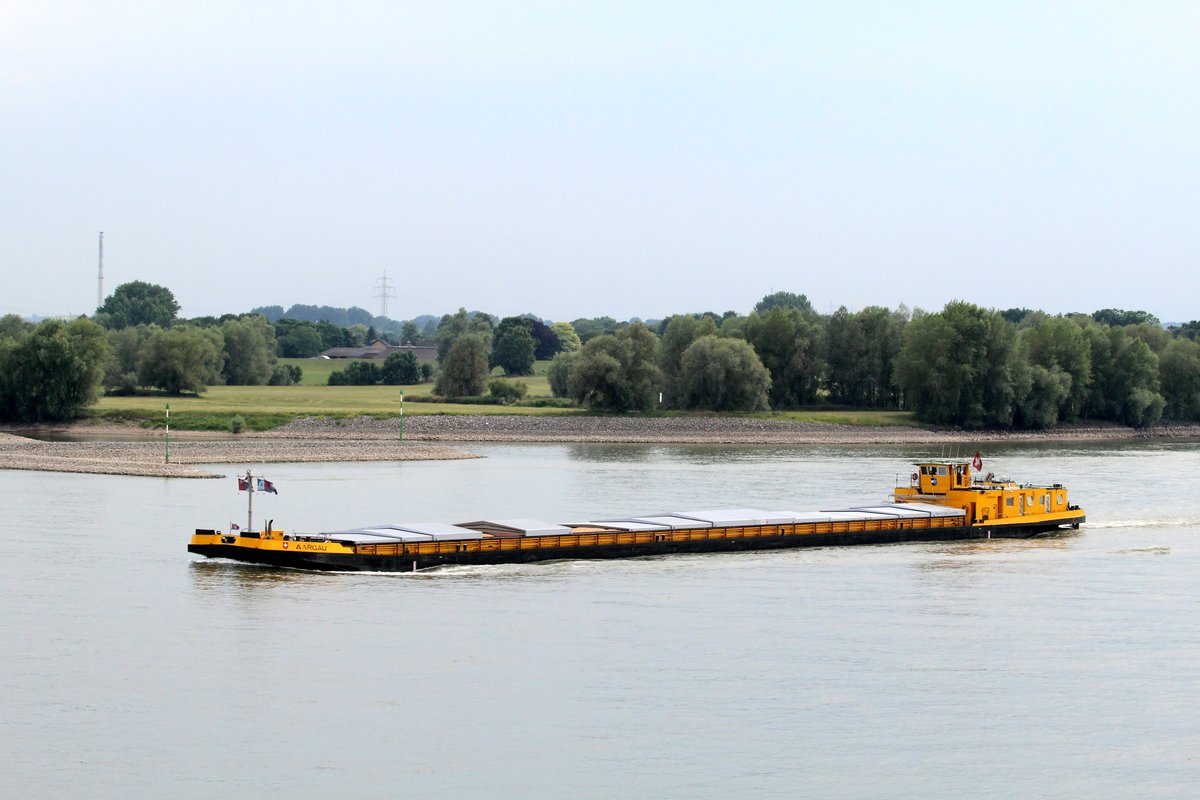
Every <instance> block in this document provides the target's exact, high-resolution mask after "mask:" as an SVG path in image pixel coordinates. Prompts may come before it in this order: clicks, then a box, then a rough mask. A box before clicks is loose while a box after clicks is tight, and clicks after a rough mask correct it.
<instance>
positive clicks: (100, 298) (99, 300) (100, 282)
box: [96, 231, 104, 309]
mask: <svg viewBox="0 0 1200 800" xmlns="http://www.w3.org/2000/svg"><path fill="white" fill-rule="evenodd" d="M102 305H104V231H100V272H99V274H98V275H97V276H96V308H97V309H99V308H100V306H102Z"/></svg>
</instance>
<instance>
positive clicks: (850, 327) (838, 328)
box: [825, 306, 906, 408]
mask: <svg viewBox="0 0 1200 800" xmlns="http://www.w3.org/2000/svg"><path fill="white" fill-rule="evenodd" d="M905 323H906V317H905V314H904V312H902V311H890V310H888V309H886V308H880V307H879V306H871V307H869V308H864V309H863V310H862V311H859V312H857V313H851V312H849V311H847V310H846V308H845V306H843V307H841V308H839V309H838V310H837V311H835V312H834V313H833V314H832V315H831V316H830V317H829V319H828V320H827V321H826V326H825V335H826V343H827V346H826V353H827V355H826V373H825V385H826V387H827V388H828V390H829V399H830V400H832V401H833V402H835V403H841V404H844V405H850V406H855V407H859V408H862V407H872V408H883V407H895V405H896V402H897V398H896V394H895V389H894V386H893V382H892V364H893V362H894V361H895V358H896V356H897V355H898V354H899V352H900V344H901V342H902V341H903V335H904V325H905Z"/></svg>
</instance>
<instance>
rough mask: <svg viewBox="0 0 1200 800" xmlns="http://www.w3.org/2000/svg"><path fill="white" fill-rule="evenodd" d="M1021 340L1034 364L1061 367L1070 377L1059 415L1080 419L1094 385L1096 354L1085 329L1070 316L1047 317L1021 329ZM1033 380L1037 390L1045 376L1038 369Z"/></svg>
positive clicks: (1061, 417)
mask: <svg viewBox="0 0 1200 800" xmlns="http://www.w3.org/2000/svg"><path fill="white" fill-rule="evenodd" d="M1021 342H1022V344H1023V346H1024V347H1025V350H1026V353H1027V354H1028V358H1029V363H1030V365H1031V366H1033V367H1042V368H1044V369H1046V370H1048V371H1050V372H1053V371H1054V370H1056V369H1057V370H1060V371H1061V372H1062V373H1063V374H1064V375H1065V376H1066V378H1067V379H1068V381H1069V385H1068V387H1067V396H1066V398H1064V399H1063V402H1062V405H1061V407H1060V408H1059V412H1058V417H1059V419H1060V420H1065V421H1074V420H1076V419H1079V416H1080V415H1081V414H1082V413H1083V408H1084V404H1085V403H1086V401H1087V396H1088V391H1089V389H1090V388H1091V385H1092V354H1091V348H1090V347H1089V346H1088V343H1087V341H1086V340H1085V339H1084V335H1083V329H1082V328H1080V327H1079V325H1078V324H1077V323H1076V322H1075V321H1074V320H1070V319H1067V318H1066V317H1043V318H1042V319H1040V320H1038V322H1036V323H1035V324H1033V325H1032V326H1030V327H1028V328H1025V329H1024V330H1022V331H1021ZM1033 380H1034V384H1033V385H1034V389H1035V392H1036V391H1037V390H1038V381H1044V380H1045V376H1042V375H1041V374H1040V373H1038V375H1037V376H1035V377H1034V379H1033ZM1043 385H1044V386H1045V384H1043ZM1035 427H1049V426H1048V425H1042V426H1035Z"/></svg>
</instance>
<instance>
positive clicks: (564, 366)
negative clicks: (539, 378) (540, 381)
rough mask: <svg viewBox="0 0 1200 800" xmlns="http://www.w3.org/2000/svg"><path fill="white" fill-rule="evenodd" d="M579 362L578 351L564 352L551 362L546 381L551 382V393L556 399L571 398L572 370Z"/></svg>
mask: <svg viewBox="0 0 1200 800" xmlns="http://www.w3.org/2000/svg"><path fill="white" fill-rule="evenodd" d="M578 360H579V351H578V350H570V351H568V350H564V351H563V352H561V353H559V354H558V355H556V356H555V357H554V358H552V359H551V360H550V366H549V367H548V368H547V370H546V379H547V380H548V381H549V382H550V393H551V394H552V395H554V396H555V397H570V395H571V369H572V368H573V367H574V365H575V362H576V361H578Z"/></svg>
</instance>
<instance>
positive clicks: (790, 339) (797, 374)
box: [722, 308, 825, 408]
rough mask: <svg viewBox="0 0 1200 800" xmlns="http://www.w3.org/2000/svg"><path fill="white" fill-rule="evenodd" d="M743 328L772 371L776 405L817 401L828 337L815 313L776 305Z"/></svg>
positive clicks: (774, 405)
mask: <svg viewBox="0 0 1200 800" xmlns="http://www.w3.org/2000/svg"><path fill="white" fill-rule="evenodd" d="M727 324H731V323H727ZM731 327H733V325H732V324H731ZM740 327H741V328H742V333H743V335H744V336H745V337H746V339H747V340H748V341H749V342H750V344H751V345H753V346H754V351H755V352H756V353H758V357H759V360H761V361H762V363H763V366H765V367H766V368H767V369H768V370H769V371H770V373H771V393H770V399H771V407H772V408H795V407H797V406H803V405H811V404H812V403H813V402H815V401H816V399H817V390H818V389H819V388H820V385H821V377H822V374H823V373H824V371H825V359H824V357H823V350H824V337H823V332H822V330H821V326H820V325H819V324H818V323H817V321H816V320H815V319H814V318H813V317H812V316H810V315H808V314H805V313H803V312H802V311H800V310H798V309H794V308H775V309H772V310H771V311H768V312H766V313H765V314H760V313H758V312H755V313H753V314H751V315H750V316H749V318H747V319H746V321H745V323H744V324H743V325H741V326H740ZM723 328H724V325H723V326H722V329H723Z"/></svg>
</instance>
